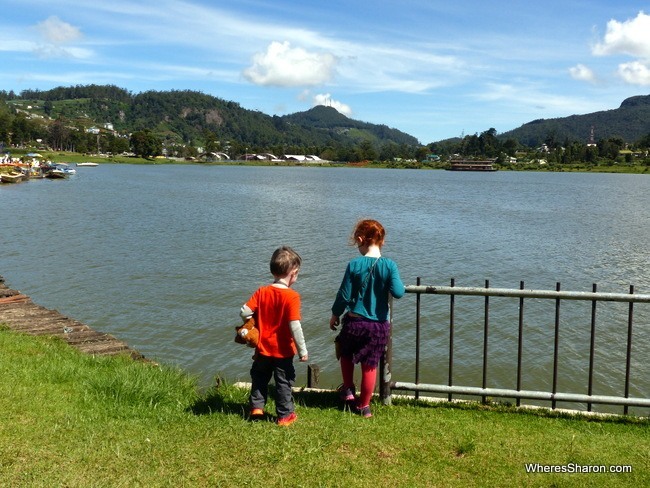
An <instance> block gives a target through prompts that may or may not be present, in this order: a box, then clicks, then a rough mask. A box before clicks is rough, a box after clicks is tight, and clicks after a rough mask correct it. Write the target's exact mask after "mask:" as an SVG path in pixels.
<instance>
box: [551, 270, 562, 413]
mask: <svg viewBox="0 0 650 488" xmlns="http://www.w3.org/2000/svg"><path fill="white" fill-rule="evenodd" d="M555 291H560V283H559V282H558V283H556V285H555ZM559 349H560V299H559V298H556V299H555V340H554V345H553V395H555V394H556V393H557V367H558V353H559ZM555 404H556V401H555V400H553V401H552V402H551V408H552V409H553V410H555Z"/></svg>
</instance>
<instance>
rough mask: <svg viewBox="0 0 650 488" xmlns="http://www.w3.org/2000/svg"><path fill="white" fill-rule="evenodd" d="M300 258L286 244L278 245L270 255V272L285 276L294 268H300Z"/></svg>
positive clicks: (274, 274)
mask: <svg viewBox="0 0 650 488" xmlns="http://www.w3.org/2000/svg"><path fill="white" fill-rule="evenodd" d="M301 264H302V259H301V257H300V256H299V255H298V253H297V252H296V251H294V250H293V249H291V248H290V247H288V246H282V247H278V248H277V249H276V250H275V252H274V253H273V256H271V266H270V267H271V274H273V276H286V275H287V274H289V273H290V272H291V271H293V270H294V269H296V268H300V265H301Z"/></svg>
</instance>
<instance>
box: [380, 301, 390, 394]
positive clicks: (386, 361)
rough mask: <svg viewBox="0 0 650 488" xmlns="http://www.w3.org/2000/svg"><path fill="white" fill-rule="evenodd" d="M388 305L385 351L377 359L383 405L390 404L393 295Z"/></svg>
mask: <svg viewBox="0 0 650 488" xmlns="http://www.w3.org/2000/svg"><path fill="white" fill-rule="evenodd" d="M388 301H389V307H390V317H389V320H390V333H389V334H388V342H387V343H386V351H385V352H384V354H383V355H382V357H381V358H380V359H379V372H380V374H381V379H380V380H379V398H380V400H381V403H382V404H384V405H391V404H392V397H391V395H392V393H391V386H390V383H391V372H390V370H391V365H392V363H393V297H392V296H391V297H390V298H389V299H388Z"/></svg>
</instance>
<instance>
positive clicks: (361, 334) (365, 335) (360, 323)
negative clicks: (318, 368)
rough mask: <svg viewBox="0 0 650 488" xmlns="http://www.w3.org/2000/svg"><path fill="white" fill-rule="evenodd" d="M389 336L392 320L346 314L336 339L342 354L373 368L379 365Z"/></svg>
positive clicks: (355, 362) (354, 361)
mask: <svg viewBox="0 0 650 488" xmlns="http://www.w3.org/2000/svg"><path fill="white" fill-rule="evenodd" d="M389 337H390V321H388V320H387V321H385V322H377V321H376V320H369V319H367V318H365V317H351V316H350V315H348V314H346V315H345V316H344V317H343V327H342V328H341V333H340V334H339V335H338V336H337V338H336V340H337V341H338V343H339V346H340V348H341V356H344V357H348V358H352V362H353V363H354V364H357V363H362V364H366V365H368V366H370V367H371V368H373V367H377V366H378V365H379V359H380V358H381V356H382V355H383V354H384V352H385V351H386V344H388V338H389Z"/></svg>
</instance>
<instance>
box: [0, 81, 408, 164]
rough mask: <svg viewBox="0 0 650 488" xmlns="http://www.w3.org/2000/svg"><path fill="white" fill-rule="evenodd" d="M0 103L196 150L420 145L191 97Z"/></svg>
mask: <svg viewBox="0 0 650 488" xmlns="http://www.w3.org/2000/svg"><path fill="white" fill-rule="evenodd" d="M0 99H5V100H6V101H7V102H9V103H10V104H11V105H13V106H14V107H15V108H17V109H21V110H25V111H27V109H26V108H25V106H26V104H30V105H29V106H30V109H29V113H36V114H38V115H40V116H42V117H44V120H55V119H57V118H61V117H62V118H64V119H66V120H67V121H68V122H69V123H71V124H73V125H75V124H76V125H81V126H84V127H86V128H87V127H90V126H103V125H104V124H107V123H110V124H112V126H113V128H114V129H115V130H116V131H118V132H121V133H132V132H135V131H141V130H151V131H152V132H153V133H155V134H156V135H158V136H160V137H162V138H163V139H164V140H165V141H166V142H169V143H176V144H193V145H202V144H205V142H206V139H207V138H209V137H212V138H216V139H218V140H220V141H223V142H225V141H227V142H228V143H240V144H243V145H246V146H247V147H249V148H250V150H259V151H262V150H270V149H272V148H274V147H285V146H294V147H296V146H298V147H303V148H307V147H314V148H315V147H318V148H321V149H323V148H327V147H352V146H355V145H356V144H357V143H358V142H359V141H362V140H368V141H370V142H372V143H373V145H376V147H377V148H379V147H381V146H382V145H386V144H398V145H399V144H406V145H409V146H418V145H419V143H418V141H417V139H416V138H415V137H413V136H410V135H408V134H406V133H404V132H401V131H399V130H397V129H391V128H388V127H387V126H385V125H375V124H370V123H365V122H359V121H355V120H352V119H349V118H347V117H345V116H344V115H342V114H340V113H338V112H337V111H336V110H335V109H333V108H331V107H322V106H321V107H315V108H313V109H311V110H308V111H306V112H301V113H297V114H293V115H287V116H283V117H279V116H270V115H266V114H264V113H262V112H259V111H254V110H248V109H245V108H243V107H241V106H240V105H239V104H238V103H235V102H232V101H227V100H223V99H220V98H217V97H214V96H211V95H206V94H204V93H201V92H196V91H191V90H172V91H147V92H143V93H138V94H132V93H130V92H128V91H126V90H124V89H122V88H119V87H115V86H110V85H109V86H99V85H88V86H75V87H58V88H55V89H52V90H48V91H40V90H24V91H23V92H21V94H20V95H19V96H16V95H15V94H13V93H6V92H0Z"/></svg>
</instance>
